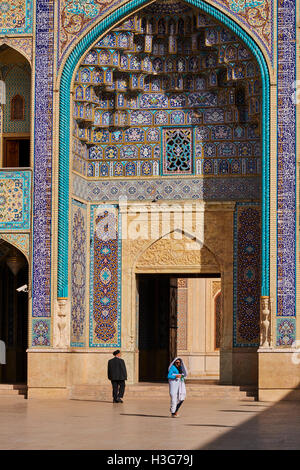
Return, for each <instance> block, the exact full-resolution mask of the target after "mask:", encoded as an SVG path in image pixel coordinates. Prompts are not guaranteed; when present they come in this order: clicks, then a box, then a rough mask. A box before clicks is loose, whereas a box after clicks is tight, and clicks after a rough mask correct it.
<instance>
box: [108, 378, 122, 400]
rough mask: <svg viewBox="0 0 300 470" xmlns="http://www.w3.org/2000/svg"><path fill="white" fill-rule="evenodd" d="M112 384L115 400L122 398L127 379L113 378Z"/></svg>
mask: <svg viewBox="0 0 300 470" xmlns="http://www.w3.org/2000/svg"><path fill="white" fill-rule="evenodd" d="M111 384H112V389H113V399H114V401H118V400H119V399H120V398H123V396H124V391H125V380H112V381H111Z"/></svg>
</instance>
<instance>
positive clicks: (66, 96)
mask: <svg viewBox="0 0 300 470" xmlns="http://www.w3.org/2000/svg"><path fill="white" fill-rule="evenodd" d="M186 2H187V3H189V4H191V5H193V6H194V7H197V8H199V10H201V11H203V12H205V13H207V14H209V15H211V16H212V17H214V18H215V19H217V20H218V21H220V22H221V23H222V24H224V25H225V26H226V27H228V28H229V29H231V30H232V31H233V33H234V34H235V35H236V36H237V37H239V38H240V39H242V41H244V43H246V44H247V46H248V48H249V49H250V50H251V52H252V53H253V55H254V56H255V57H256V60H257V62H258V65H259V68H260V72H261V78H262V97H263V106H262V239H263V240H264V243H263V244H262V275H261V279H262V286H261V294H262V295H263V296H268V295H269V289H270V286H269V285H270V282H269V252H270V231H269V221H270V208H269V206H270V201H269V197H270V196H269V193H270V77H269V69H268V64H267V59H266V57H265V55H264V52H263V51H262V50H261V48H260V46H259V45H258V43H257V42H256V41H255V40H254V39H253V38H252V37H251V36H250V35H249V34H248V33H247V32H246V31H245V30H244V29H243V28H242V27H241V26H240V25H239V24H238V23H236V22H235V21H234V20H233V19H232V18H230V17H229V16H227V15H225V14H224V13H223V12H221V11H220V10H219V9H218V8H216V7H214V6H212V5H209V4H207V3H206V2H204V1H203V0H186ZM147 3H148V2H147V1H145V0H131V1H129V2H128V3H126V4H125V5H122V6H120V7H119V8H118V9H116V10H115V11H114V12H112V13H111V14H109V15H108V16H107V17H105V18H104V19H103V20H102V21H100V22H99V23H98V24H96V25H95V26H94V27H93V28H92V29H91V30H89V31H88V33H87V34H86V35H85V36H84V37H83V38H82V39H81V40H80V41H79V42H78V43H77V45H76V46H75V47H74V49H73V50H72V52H71V53H70V55H69V56H68V58H67V60H66V62H65V65H64V68H63V71H62V74H61V81H60V98H59V99H60V116H59V202H58V283H57V295H58V297H64V298H65V297H68V257H69V243H68V233H69V184H70V178H69V174H70V168H69V160H70V159H69V153H70V132H69V122H70V118H71V114H70V113H71V106H70V97H71V93H70V91H71V83H72V79H73V75H74V72H75V69H76V66H77V64H78V62H79V60H80V58H81V57H82V55H83V54H84V52H85V51H86V50H87V49H88V48H89V47H91V46H92V44H93V43H94V42H95V41H96V40H97V38H99V37H100V36H101V35H102V34H104V33H105V32H106V31H107V30H109V29H110V28H111V27H112V26H113V25H114V24H116V23H118V22H120V21H121V20H122V19H125V18H126V17H127V16H128V15H130V14H132V13H134V12H135V11H137V10H139V9H141V8H142V7H143V6H145V5H146V4H147Z"/></svg>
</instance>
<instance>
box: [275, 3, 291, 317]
mask: <svg viewBox="0 0 300 470" xmlns="http://www.w3.org/2000/svg"><path fill="white" fill-rule="evenodd" d="M277 34H278V53H277V54H278V55H277V62H278V77H277V79H278V106H277V118H278V130H277V139H278V148H277V158H278V163H277V165H278V166H277V185H278V186H277V315H278V316H281V317H282V316H289V317H290V316H295V315H296V306H295V299H296V107H295V105H294V103H293V99H292V94H293V83H294V81H295V80H296V2H295V0H279V1H278V32H277Z"/></svg>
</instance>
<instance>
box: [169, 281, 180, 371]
mask: <svg viewBox="0 0 300 470" xmlns="http://www.w3.org/2000/svg"><path fill="white" fill-rule="evenodd" d="M177 299H178V293H177V278H172V277H171V278H170V310H169V361H170V362H171V361H173V359H174V358H175V357H176V356H177V328H178V326H177V304H178V301H177Z"/></svg>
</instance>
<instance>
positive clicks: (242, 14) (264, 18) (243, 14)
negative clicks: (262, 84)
mask: <svg viewBox="0 0 300 470" xmlns="http://www.w3.org/2000/svg"><path fill="white" fill-rule="evenodd" d="M186 2H187V3H189V4H192V5H195V2H194V1H191V0H186ZM92 3H93V8H94V10H93V11H91V10H89V11H85V7H84V5H82V6H80V7H79V8H80V11H78V12H77V14H76V19H77V21H79V24H80V26H79V27H78V28H79V30H78V29H77V30H75V31H73V32H71V31H68V32H66V31H65V28H64V26H63V24H64V22H66V20H67V16H66V13H65V12H66V7H68V9H69V15H71V13H70V11H71V10H72V5H73V4H74V8H75V1H74V0H73V1H71V2H70V1H68V2H66V0H62V1H61V2H60V11H59V28H58V31H59V41H58V42H59V53H58V75H57V77H58V81H60V78H61V74H62V72H63V69H64V66H65V64H66V62H67V60H68V58H69V56H70V55H71V54H72V51H73V50H74V48H76V47H77V45H78V44H79V43H80V42H81V41H82V40H83V39H84V38H85V37H86V36H87V35H89V33H91V32H92V30H93V29H94V28H95V27H97V25H98V24H99V23H101V22H103V21H106V20H107V19H108V18H109V17H110V16H111V15H114V14H115V13H116V12H117V10H119V9H120V7H123V6H124V7H126V5H127V4H128V3H129V2H127V1H125V2H119V1H118V0H116V1H113V0H108V1H106V2H102V0H93V2H92ZM151 3H155V1H154V2H153V0H152V1H150V2H149V1H143V0H141V1H135V4H136V8H135V11H136V12H137V11H138V10H140V9H141V8H144V7H145V6H146V5H150V4H151ZM174 3H177V2H176V1H175V0H174ZM205 3H206V4H207V5H211V7H213V8H214V9H216V10H218V11H219V12H220V13H222V14H224V15H226V16H228V17H229V18H230V19H232V21H234V22H235V23H236V24H237V25H238V26H239V27H240V28H242V29H243V30H244V32H245V33H246V34H247V35H249V36H250V37H251V38H252V39H253V40H254V41H255V42H257V45H258V47H260V48H261V49H262V52H263V55H264V58H265V60H266V62H267V64H268V68H269V72H270V74H272V69H273V67H274V64H273V55H274V51H273V48H274V44H273V42H274V20H273V17H274V9H275V7H274V0H260V1H259V3H260V5H258V6H257V7H255V6H251V7H248V8H247V9H244V8H243V5H241V1H240V0H206V2H205ZM195 6H197V5H195ZM77 8H78V7H77ZM135 11H134V10H131V11H130V14H132V13H134V12H135ZM71 16H72V15H71ZM124 19H126V16H124V17H123V18H122V20H124ZM106 32H107V30H106ZM99 37H100V36H99ZM99 37H98V38H97V39H99Z"/></svg>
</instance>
